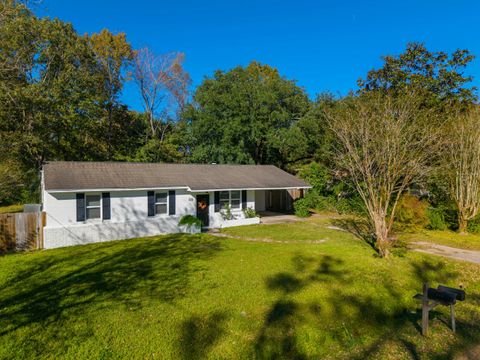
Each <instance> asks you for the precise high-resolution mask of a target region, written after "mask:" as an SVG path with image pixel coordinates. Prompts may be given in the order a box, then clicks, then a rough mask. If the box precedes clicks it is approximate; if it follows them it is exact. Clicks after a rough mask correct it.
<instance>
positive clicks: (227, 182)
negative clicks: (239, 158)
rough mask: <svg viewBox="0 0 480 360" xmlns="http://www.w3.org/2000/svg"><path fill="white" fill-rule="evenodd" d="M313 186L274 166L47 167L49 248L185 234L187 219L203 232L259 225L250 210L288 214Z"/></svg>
mask: <svg viewBox="0 0 480 360" xmlns="http://www.w3.org/2000/svg"><path fill="white" fill-rule="evenodd" d="M307 188H310V186H309V185H308V184H307V183H305V182H304V181H302V180H300V179H298V178H296V177H295V176H293V175H291V174H288V173H286V172H285V171H283V170H280V169H279V168H277V167H275V166H271V165H215V164H213V165H199V164H160V163H154V164H152V163H127V162H63V161H58V162H57V161H56V162H49V163H46V164H45V165H44V166H43V169H42V205H43V211H45V213H46V225H45V227H44V247H45V248H56V247H62V246H70V245H77V244H85V243H92V242H101V241H108V240H117V239H128V238H135V237H143V236H153V235H158V234H165V233H176V232H182V231H185V229H184V228H183V227H180V226H179V225H178V222H179V220H180V219H181V218H182V217H183V216H184V215H187V214H190V215H194V216H197V217H198V218H199V219H201V220H202V223H203V226H204V227H205V228H222V227H228V226H238V225H246V224H257V223H259V221H260V220H259V218H258V217H254V218H247V217H246V216H245V214H244V210H245V209H246V208H251V209H254V210H256V211H265V210H270V211H277V212H278V211H283V212H287V211H289V210H291V208H292V202H293V198H294V197H298V196H301V195H302V194H303V190H304V189H307ZM227 209H230V215H231V216H230V218H229V217H228V211H227Z"/></svg>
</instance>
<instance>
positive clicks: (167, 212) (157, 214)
mask: <svg viewBox="0 0 480 360" xmlns="http://www.w3.org/2000/svg"><path fill="white" fill-rule="evenodd" d="M157 194H165V195H166V197H165V202H157ZM153 196H154V199H153V200H154V203H153V210H154V213H155V215H154V216H168V215H169V205H170V204H169V202H170V199H169V194H168V190H163V191H162V190H160V191H155V192H154V194H153ZM157 205H165V213H158V212H157Z"/></svg>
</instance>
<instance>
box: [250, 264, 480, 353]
mask: <svg viewBox="0 0 480 360" xmlns="http://www.w3.org/2000/svg"><path fill="white" fill-rule="evenodd" d="M292 264H293V269H294V270H293V271H291V272H285V271H283V272H280V273H278V274H275V275H273V276H271V277H269V278H267V279H266V281H265V285H266V287H267V289H269V290H271V291H274V292H275V293H277V294H279V296H278V298H277V300H276V301H275V302H274V303H273V304H272V305H271V307H270V309H269V310H268V311H267V312H266V315H265V319H264V323H263V326H262V328H261V330H260V331H259V333H258V335H257V337H256V340H255V345H254V346H255V357H256V358H260V359H305V358H315V357H322V356H326V355H327V354H329V351H328V349H322V348H321V347H322V345H321V343H320V344H318V345H317V347H318V349H317V351H319V353H318V354H312V352H311V351H310V350H311V349H310V350H309V349H308V348H305V347H304V346H303V339H305V337H304V336H305V335H303V334H301V331H303V330H301V328H302V326H303V325H305V324H309V326H311V325H312V324H314V326H316V327H317V328H318V334H319V336H320V337H321V336H323V335H320V334H328V335H326V336H328V337H329V338H330V339H333V341H335V342H336V343H337V344H338V346H339V348H340V349H342V351H343V353H341V354H337V355H336V356H335V355H334V357H339V358H343V357H345V356H346V355H348V358H350V359H367V358H372V357H378V356H379V354H383V353H384V352H385V351H387V352H388V351H389V350H390V349H391V348H390V347H391V346H393V348H394V349H400V351H401V352H402V353H404V354H406V355H407V356H408V357H409V358H411V359H420V358H425V356H427V358H432V359H446V358H453V357H454V356H455V354H457V353H458V352H459V351H462V350H463V349H465V348H467V347H469V346H472V345H474V344H477V343H478V342H479V341H480V324H478V323H477V322H476V320H475V316H473V317H472V316H470V314H469V313H462V312H463V311H465V308H460V309H458V310H459V311H458V315H460V316H459V317H458V320H457V334H456V338H455V339H454V340H453V341H451V343H449V344H448V346H445V345H444V344H442V345H439V344H438V343H437V344H436V346H431V349H430V347H429V346H428V345H427V346H425V345H426V344H427V343H428V341H429V340H428V339H425V338H423V337H422V336H421V327H420V322H421V311H419V309H418V305H417V304H416V303H415V302H414V301H413V300H412V299H411V296H413V295H414V294H415V293H416V292H417V291H419V289H421V286H422V282H423V281H430V282H431V283H432V285H433V284H435V286H436V284H438V283H444V284H447V285H454V284H455V281H456V280H457V278H458V274H457V273H456V272H455V271H453V270H451V268H449V267H448V266H446V264H445V263H444V262H443V261H442V260H438V259H427V260H424V259H420V260H412V263H411V267H408V266H406V268H405V269H403V270H404V271H406V272H409V273H411V275H412V276H411V277H412V278H413V279H414V281H413V282H414V283H413V284H412V288H408V289H404V288H401V287H399V286H398V285H396V283H395V282H392V281H391V279H389V278H388V277H387V276H385V279H384V280H381V281H380V283H379V284H375V285H374V287H372V286H371V285H372V284H366V286H365V290H364V291H362V289H361V288H360V289H359V288H358V286H357V285H358V284H357V283H358V282H359V281H360V282H361V279H358V278H357V279H356V278H355V274H352V273H351V271H352V270H351V266H350V264H346V263H344V262H343V261H342V260H341V259H339V258H336V257H332V256H322V257H320V258H314V257H309V256H302V255H296V256H294V257H293V258H292ZM380 279H381V277H380ZM312 285H316V286H318V285H320V286H321V287H322V288H323V289H324V290H326V291H324V292H322V294H323V295H322V296H323V298H322V300H321V301H319V302H318V303H302V302H300V301H298V300H295V297H294V296H293V295H295V294H297V293H299V292H301V291H303V290H305V289H307V288H308V287H309V286H312ZM350 285H351V286H350ZM407 286H408V285H407ZM405 291H407V292H408V293H409V294H408V296H405ZM325 294H326V295H325ZM410 294H411V295H410ZM297 298H298V297H297ZM472 301H474V302H478V299H475V298H473V299H472ZM436 310H437V309H436ZM436 310H434V311H432V312H431V320H430V321H431V325H432V329H433V330H432V331H434V332H437V333H440V334H442V335H440V336H443V335H445V337H446V338H447V339H449V338H450V330H449V326H447V325H449V321H448V315H446V312H447V313H448V311H446V310H445V311H443V310H444V309H443V310H442V311H436ZM438 310H440V309H438ZM470 311H471V310H470ZM476 317H477V318H478V314H477V315H476ZM439 323H441V324H439ZM315 324H316V325H315ZM367 334H369V335H367ZM437 336H439V335H437ZM372 339H374V340H372ZM437 341H438V337H437ZM440 341H441V340H440ZM392 344H393V345H392ZM329 346H331V344H330V345H329ZM425 348H428V349H429V353H428V354H425V353H422V351H424V350H422V349H425ZM330 355H332V354H331V353H330ZM380 356H382V355H380Z"/></svg>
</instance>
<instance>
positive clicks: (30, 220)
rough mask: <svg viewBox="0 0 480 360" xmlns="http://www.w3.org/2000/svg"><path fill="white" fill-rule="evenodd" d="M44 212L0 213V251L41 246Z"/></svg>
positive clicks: (39, 247)
mask: <svg viewBox="0 0 480 360" xmlns="http://www.w3.org/2000/svg"><path fill="white" fill-rule="evenodd" d="M44 223H45V215H44V213H15V214H0V252H10V251H24V250H35V249H41V248H42V247H43V237H42V233H43V226H44Z"/></svg>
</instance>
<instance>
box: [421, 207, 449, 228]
mask: <svg viewBox="0 0 480 360" xmlns="http://www.w3.org/2000/svg"><path fill="white" fill-rule="evenodd" d="M427 216H428V224H427V226H426V227H427V229H430V230H447V229H448V224H447V222H446V221H445V214H444V211H443V209H440V208H433V207H430V208H429V209H428V211H427Z"/></svg>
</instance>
